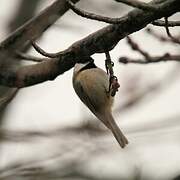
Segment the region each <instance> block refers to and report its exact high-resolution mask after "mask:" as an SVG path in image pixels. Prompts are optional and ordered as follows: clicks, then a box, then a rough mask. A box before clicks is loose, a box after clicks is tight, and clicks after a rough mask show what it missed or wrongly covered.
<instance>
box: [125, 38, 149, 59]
mask: <svg viewBox="0 0 180 180" xmlns="http://www.w3.org/2000/svg"><path fill="white" fill-rule="evenodd" d="M126 38H127V42H128V44H129V45H130V46H131V48H132V49H133V50H134V51H138V52H139V53H140V54H141V55H143V56H144V57H145V58H146V59H149V58H150V55H149V54H148V52H146V51H144V50H142V49H141V48H140V47H139V45H138V44H137V43H135V41H133V40H132V38H130V37H129V36H127V37H126Z"/></svg>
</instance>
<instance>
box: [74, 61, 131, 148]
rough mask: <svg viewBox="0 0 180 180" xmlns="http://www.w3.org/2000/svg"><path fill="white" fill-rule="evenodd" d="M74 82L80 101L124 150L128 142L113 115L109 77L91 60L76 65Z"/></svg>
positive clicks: (112, 98)
mask: <svg viewBox="0 0 180 180" xmlns="http://www.w3.org/2000/svg"><path fill="white" fill-rule="evenodd" d="M72 82H73V88H74V90H75V92H76V94H77V95H78V96H79V98H80V100H81V101H82V102H83V103H84V104H85V105H86V106H87V107H88V108H89V110H90V111H91V112H92V113H93V114H94V115H95V116H96V117H97V118H98V119H99V120H100V121H101V122H102V123H103V124H104V125H105V126H106V127H107V128H108V129H109V130H110V131H111V132H112V134H113V135H114V137H115V138H116V140H117V142H118V143H119V145H120V147H121V148H124V147H125V146H126V145H127V144H128V140H127V138H126V137H125V135H124V134H123V132H122V131H121V130H120V128H119V127H118V125H117V124H116V122H115V120H114V118H113V115H112V105H113V100H114V97H112V96H111V93H110V92H109V75H108V74H107V73H106V72H105V71H104V70H103V69H101V68H99V67H97V66H96V65H95V63H94V60H93V59H91V60H90V61H88V62H85V63H76V64H75V66H74V71H73V78H72Z"/></svg>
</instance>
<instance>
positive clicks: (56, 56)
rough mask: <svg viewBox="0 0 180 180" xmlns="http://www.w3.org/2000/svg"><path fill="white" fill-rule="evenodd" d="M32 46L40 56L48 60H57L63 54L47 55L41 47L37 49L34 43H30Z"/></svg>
mask: <svg viewBox="0 0 180 180" xmlns="http://www.w3.org/2000/svg"><path fill="white" fill-rule="evenodd" d="M31 44H32V46H33V47H34V49H35V50H36V51H37V52H38V53H39V54H41V55H43V56H45V57H49V58H58V57H59V56H60V55H62V53H63V52H58V53H48V52H46V51H44V50H43V49H42V48H41V47H39V46H38V45H37V44H36V43H35V42H33V41H31Z"/></svg>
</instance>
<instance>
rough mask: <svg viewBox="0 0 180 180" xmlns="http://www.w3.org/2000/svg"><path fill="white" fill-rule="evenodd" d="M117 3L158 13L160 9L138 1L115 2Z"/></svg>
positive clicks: (120, 0)
mask: <svg viewBox="0 0 180 180" xmlns="http://www.w3.org/2000/svg"><path fill="white" fill-rule="evenodd" d="M115 1H116V2H120V3H123V4H127V5H129V6H132V7H135V8H139V9H142V10H145V11H157V10H158V9H159V7H158V6H154V5H150V4H148V3H145V2H140V1H137V0H115Z"/></svg>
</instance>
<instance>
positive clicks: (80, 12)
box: [66, 0, 122, 24]
mask: <svg viewBox="0 0 180 180" xmlns="http://www.w3.org/2000/svg"><path fill="white" fill-rule="evenodd" d="M66 1H67V3H68V5H69V7H70V8H71V9H72V11H74V12H75V13H76V14H78V15H79V16H82V17H85V18H88V19H92V20H97V21H101V22H105V23H109V24H118V23H119V22H120V21H121V20H122V19H121V18H110V17H106V16H101V15H97V14H94V13H90V12H87V11H84V10H82V9H80V8H77V7H76V6H75V4H74V3H72V1H71V0H66Z"/></svg>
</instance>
